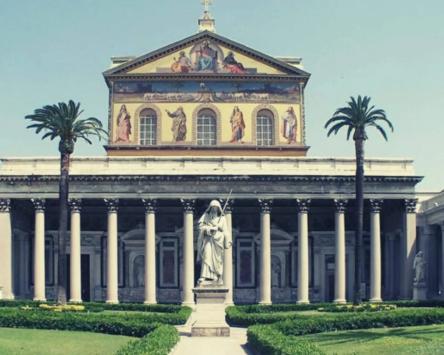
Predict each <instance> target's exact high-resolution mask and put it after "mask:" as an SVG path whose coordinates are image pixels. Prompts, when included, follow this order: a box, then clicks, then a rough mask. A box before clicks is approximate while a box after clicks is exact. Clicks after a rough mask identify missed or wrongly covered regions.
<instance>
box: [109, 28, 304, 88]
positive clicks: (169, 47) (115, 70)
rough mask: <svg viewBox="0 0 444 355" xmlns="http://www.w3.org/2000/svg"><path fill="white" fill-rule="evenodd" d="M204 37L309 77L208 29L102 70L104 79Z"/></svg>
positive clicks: (298, 70) (302, 71)
mask: <svg viewBox="0 0 444 355" xmlns="http://www.w3.org/2000/svg"><path fill="white" fill-rule="evenodd" d="M205 37H210V38H212V39H214V40H216V41H218V42H223V44H225V45H226V44H228V45H231V46H233V47H235V48H236V49H237V50H240V51H241V52H242V51H243V52H245V53H246V54H249V55H250V56H255V57H259V59H260V60H262V61H265V62H269V63H271V64H273V65H274V66H278V67H281V68H283V69H284V70H285V71H289V72H290V73H294V74H296V75H298V76H300V77H302V78H304V79H306V80H308V79H309V78H310V75H311V74H310V73H308V72H306V71H304V70H302V69H299V68H296V67H294V66H292V65H290V64H287V63H285V62H283V61H280V60H278V59H276V58H273V57H271V56H269V55H267V54H264V53H262V52H259V51H256V50H254V49H252V48H250V47H247V46H245V45H243V44H241V43H238V42H235V41H233V40H231V39H228V38H226V37H223V36H221V35H218V34H216V33H213V32H210V31H202V32H199V33H197V34H194V35H191V36H189V37H186V38H184V39H182V40H180V41H177V42H174V43H172V44H169V45H167V46H164V47H162V48H159V49H157V50H154V51H152V52H149V53H147V54H145V55H142V56H139V57H136V58H134V59H133V60H130V61H128V62H125V63H122V64H120V65H118V66H116V67H114V68H110V69H108V70H106V71H104V72H103V76H104V77H105V79H106V80H107V78H108V77H109V76H111V75H116V74H121V72H122V71H123V70H124V69H128V68H131V67H134V66H136V65H138V64H140V63H143V62H147V61H149V60H150V59H155V57H160V56H161V55H163V54H164V53H165V52H172V51H173V50H176V49H177V47H181V46H182V47H183V46H186V45H187V44H188V43H191V42H194V41H195V40H197V39H199V38H205Z"/></svg>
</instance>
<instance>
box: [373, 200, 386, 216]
mask: <svg viewBox="0 0 444 355" xmlns="http://www.w3.org/2000/svg"><path fill="white" fill-rule="evenodd" d="M383 203H384V200H379V199H370V212H372V213H379V212H381V209H382V205H383Z"/></svg>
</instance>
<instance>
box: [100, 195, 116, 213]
mask: <svg viewBox="0 0 444 355" xmlns="http://www.w3.org/2000/svg"><path fill="white" fill-rule="evenodd" d="M103 201H104V202H105V205H106V207H107V208H108V212H117V211H118V210H119V199H117V198H110V199H107V198H105V199H104V200H103Z"/></svg>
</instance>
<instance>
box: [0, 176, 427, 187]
mask: <svg viewBox="0 0 444 355" xmlns="http://www.w3.org/2000/svg"><path fill="white" fill-rule="evenodd" d="M69 179H70V181H71V182H134V181H136V182H148V181H151V182H152V181H166V182H168V181H171V182H176V181H177V182H187V181H196V180H198V181H215V182H217V181H221V182H225V181H238V182H242V181H244V182H274V181H280V182H324V183H325V182H326V183H328V182H331V183H335V182H341V183H353V182H354V181H355V177H354V176H343V175H341V176H333V175H301V176H294V175H289V176H285V175H70V178H69ZM422 179H423V177H422V176H366V177H365V182H386V183H391V182H397V183H414V184H417V183H419V182H420V181H421V180H422ZM58 181H59V176H58V175H28V176H0V183H7V184H12V185H13V184H16V183H23V184H26V185H31V184H33V183H38V182H44V183H47V182H58Z"/></svg>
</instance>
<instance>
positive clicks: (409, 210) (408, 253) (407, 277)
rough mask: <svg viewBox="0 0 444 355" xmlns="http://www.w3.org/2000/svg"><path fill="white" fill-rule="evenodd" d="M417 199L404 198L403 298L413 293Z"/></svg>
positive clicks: (409, 297)
mask: <svg viewBox="0 0 444 355" xmlns="http://www.w3.org/2000/svg"><path fill="white" fill-rule="evenodd" d="M416 202H417V200H416V199H409V200H404V205H405V215H404V238H403V240H402V242H401V245H402V249H401V265H402V269H401V275H400V277H401V298H402V299H411V298H412V295H413V260H414V258H415V251H416V250H415V249H416V248H415V246H416V245H415V244H416Z"/></svg>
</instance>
